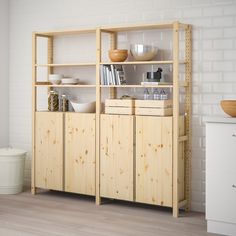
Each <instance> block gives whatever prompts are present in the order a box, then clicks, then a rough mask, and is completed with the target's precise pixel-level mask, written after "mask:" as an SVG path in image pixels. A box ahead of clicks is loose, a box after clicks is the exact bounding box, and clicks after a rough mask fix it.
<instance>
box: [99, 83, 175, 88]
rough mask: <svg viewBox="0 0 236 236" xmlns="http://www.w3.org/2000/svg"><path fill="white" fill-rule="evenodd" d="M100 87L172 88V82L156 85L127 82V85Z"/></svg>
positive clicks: (103, 86)
mask: <svg viewBox="0 0 236 236" xmlns="http://www.w3.org/2000/svg"><path fill="white" fill-rule="evenodd" d="M100 87H101V88H173V84H158V85H140V84H127V85H100Z"/></svg>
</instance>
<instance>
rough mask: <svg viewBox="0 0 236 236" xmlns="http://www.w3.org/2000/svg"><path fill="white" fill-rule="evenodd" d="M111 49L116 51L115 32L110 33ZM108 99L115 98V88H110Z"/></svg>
mask: <svg viewBox="0 0 236 236" xmlns="http://www.w3.org/2000/svg"><path fill="white" fill-rule="evenodd" d="M110 35H111V46H110V48H111V49H116V47H117V34H116V33H115V32H112V33H111V34H110ZM109 91H110V98H116V97H117V89H116V88H114V87H113V88H110V90H109Z"/></svg>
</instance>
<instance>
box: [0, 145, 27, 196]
mask: <svg viewBox="0 0 236 236" xmlns="http://www.w3.org/2000/svg"><path fill="white" fill-rule="evenodd" d="M25 156H26V151H24V150H20V149H15V148H0V194H16V193H19V192H22V190H23V181H24V164H25Z"/></svg>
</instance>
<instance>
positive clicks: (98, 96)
mask: <svg viewBox="0 0 236 236" xmlns="http://www.w3.org/2000/svg"><path fill="white" fill-rule="evenodd" d="M100 62H101V30H100V28H97V29H96V179H95V184H96V193H95V194H96V204H97V205H100V204H101V197H100V113H101V88H100Z"/></svg>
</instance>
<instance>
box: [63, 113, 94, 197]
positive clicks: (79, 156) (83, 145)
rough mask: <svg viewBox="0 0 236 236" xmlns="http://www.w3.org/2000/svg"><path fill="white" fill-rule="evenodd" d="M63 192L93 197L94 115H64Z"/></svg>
mask: <svg viewBox="0 0 236 236" xmlns="http://www.w3.org/2000/svg"><path fill="white" fill-rule="evenodd" d="M65 191H67V192H74V193H81V194H88V195H95V114H86V113H84V114H83V113H67V114H66V115H65Z"/></svg>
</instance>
